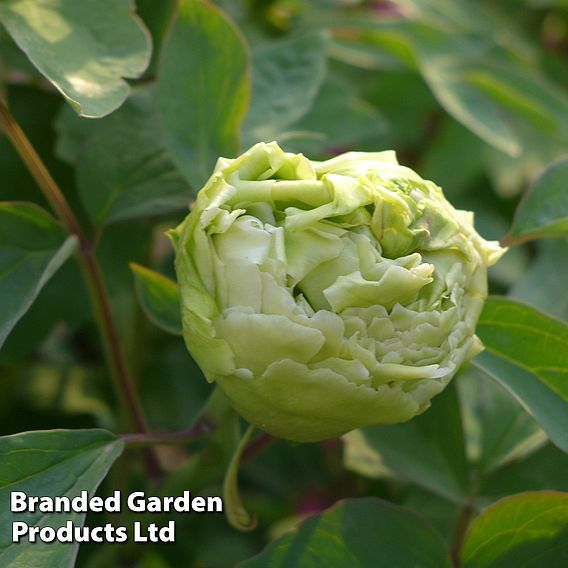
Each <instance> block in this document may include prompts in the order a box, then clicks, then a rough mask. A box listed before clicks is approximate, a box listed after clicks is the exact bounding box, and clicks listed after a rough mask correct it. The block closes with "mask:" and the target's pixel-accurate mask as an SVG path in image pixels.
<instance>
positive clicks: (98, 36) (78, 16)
mask: <svg viewBox="0 0 568 568" xmlns="http://www.w3.org/2000/svg"><path fill="white" fill-rule="evenodd" d="M0 22H2V23H3V24H4V26H5V27H6V29H7V30H8V32H9V33H10V35H11V36H12V37H13V38H14V40H15V41H16V43H17V44H18V45H19V47H20V48H21V49H22V50H23V51H24V52H25V53H26V54H27V56H28V57H29V59H30V60H31V61H32V63H33V64H34V65H35V66H36V67H37V68H38V70H39V71H40V72H41V73H42V74H43V75H45V76H46V77H47V78H48V79H49V80H50V81H51V82H52V83H53V84H54V85H55V87H56V88H57V89H58V90H59V91H61V93H62V94H63V96H64V97H65V98H66V99H67V101H68V102H69V103H70V104H71V106H73V108H75V110H77V112H78V113H79V114H81V115H82V116H88V117H100V116H105V115H106V114H109V113H111V112H112V111H113V110H115V109H117V108H118V107H119V106H120V105H121V104H122V103H123V101H124V100H125V99H126V97H127V95H128V85H127V83H126V82H125V81H124V80H123V77H128V78H134V77H138V76H139V75H140V74H141V73H142V72H143V71H144V69H145V68H146V66H147V65H148V61H149V58H150V36H149V34H148V32H147V31H146V29H145V28H144V27H143V25H142V24H141V22H140V20H139V19H138V18H137V17H136V16H135V15H134V13H133V11H132V3H131V2H130V1H129V0H82V1H81V2H74V1H73V0H41V1H38V0H3V1H2V2H0Z"/></svg>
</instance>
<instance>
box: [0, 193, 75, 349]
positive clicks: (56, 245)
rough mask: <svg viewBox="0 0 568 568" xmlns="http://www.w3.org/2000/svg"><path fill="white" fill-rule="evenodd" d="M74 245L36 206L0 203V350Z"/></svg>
mask: <svg viewBox="0 0 568 568" xmlns="http://www.w3.org/2000/svg"><path fill="white" fill-rule="evenodd" d="M76 244H77V239H76V238H75V237H66V235H65V232H64V231H63V229H62V228H61V227H60V226H59V225H58V224H57V223H56V222H55V220H54V219H53V218H52V217H50V216H49V215H48V214H47V213H46V212H45V211H44V210H43V209H41V208H40V207H38V206H37V205H33V204H31V203H6V202H5V203H0V347H1V346H2V344H3V343H4V341H5V339H6V337H7V336H8V334H9V333H10V331H11V330H12V329H13V327H14V326H15V325H16V323H17V322H18V320H19V319H20V318H21V317H22V316H23V315H24V314H25V313H26V312H27V310H28V309H29V308H30V306H31V305H32V303H33V301H34V300H35V299H36V297H37V295H38V294H39V292H40V290H41V289H42V288H43V287H44V285H45V284H46V282H47V281H48V280H49V279H50V278H51V277H52V276H53V274H54V273H55V272H56V271H57V269H58V268H59V267H60V266H61V265H62V264H63V263H64V262H65V261H66V260H67V259H68V258H69V256H70V255H71V253H72V252H73V251H74V249H75V247H76Z"/></svg>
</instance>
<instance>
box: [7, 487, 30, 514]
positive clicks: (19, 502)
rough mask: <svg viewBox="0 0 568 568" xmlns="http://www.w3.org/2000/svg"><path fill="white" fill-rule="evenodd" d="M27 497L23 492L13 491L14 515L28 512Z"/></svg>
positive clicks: (11, 497) (11, 496)
mask: <svg viewBox="0 0 568 568" xmlns="http://www.w3.org/2000/svg"><path fill="white" fill-rule="evenodd" d="M26 497H27V495H26V494H25V493H24V492H23V491H12V493H10V511H12V513H23V512H24V511H27V509H28V507H27V501H26Z"/></svg>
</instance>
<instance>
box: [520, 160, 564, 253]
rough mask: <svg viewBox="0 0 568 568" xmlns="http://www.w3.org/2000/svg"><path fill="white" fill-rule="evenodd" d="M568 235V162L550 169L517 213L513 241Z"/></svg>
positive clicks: (556, 164)
mask: <svg viewBox="0 0 568 568" xmlns="http://www.w3.org/2000/svg"><path fill="white" fill-rule="evenodd" d="M567 234H568V159H563V160H560V161H558V162H556V163H554V164H552V165H551V166H550V167H549V168H547V169H546V170H545V171H544V172H543V173H542V174H541V175H540V177H539V178H538V179H537V180H536V181H535V183H534V185H533V187H532V189H531V190H530V191H529V193H527V194H526V196H525V198H524V199H523V201H521V204H520V205H519V208H518V210H517V216H516V218H515V221H514V222H513V227H512V228H511V233H510V238H511V240H512V241H513V242H514V241H516V240H520V241H524V240H528V239H538V238H541V237H554V236H562V235H567Z"/></svg>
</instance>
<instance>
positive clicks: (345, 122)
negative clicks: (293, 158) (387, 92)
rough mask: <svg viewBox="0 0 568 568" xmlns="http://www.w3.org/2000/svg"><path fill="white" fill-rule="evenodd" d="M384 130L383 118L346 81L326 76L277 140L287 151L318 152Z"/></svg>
mask: <svg viewBox="0 0 568 568" xmlns="http://www.w3.org/2000/svg"><path fill="white" fill-rule="evenodd" d="M385 130H386V121H385V119H384V118H383V117H382V116H381V115H380V114H379V113H378V112H377V111H376V110H375V109H374V108H373V107H372V106H371V105H369V104H368V103H367V102H365V101H363V100H361V99H360V98H359V97H357V95H356V94H355V92H354V90H353V88H351V87H350V86H349V85H348V84H346V83H345V82H343V81H341V80H338V79H337V78H334V77H330V78H327V79H326V80H325V81H324V83H323V85H322V86H321V89H320V91H319V93H318V94H317V96H316V98H315V102H314V104H313V106H312V108H311V109H310V111H309V112H308V113H307V114H306V115H305V116H303V117H302V118H300V120H298V121H297V122H295V123H294V124H292V125H290V128H289V130H288V131H286V132H282V133H280V135H279V136H277V137H276V140H277V141H278V142H280V143H282V145H283V147H284V148H285V149H286V150H287V151H290V152H305V153H306V155H312V156H313V155H321V154H326V153H329V152H330V151H333V150H334V149H337V148H344V147H351V146H353V145H357V144H358V143H360V142H361V141H362V140H365V139H366V138H371V139H375V137H376V136H377V135H380V134H382V133H383V132H384V131H385Z"/></svg>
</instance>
